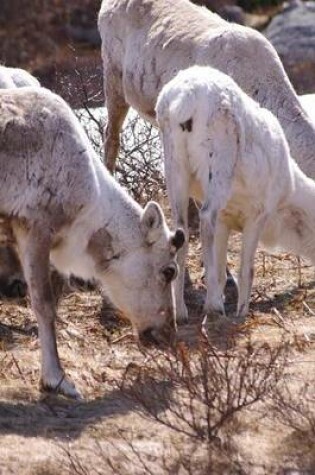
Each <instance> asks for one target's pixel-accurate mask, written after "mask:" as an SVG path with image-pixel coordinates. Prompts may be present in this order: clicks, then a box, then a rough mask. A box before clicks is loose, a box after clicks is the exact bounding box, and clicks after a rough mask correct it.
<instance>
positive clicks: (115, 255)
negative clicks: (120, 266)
mask: <svg viewBox="0 0 315 475" xmlns="http://www.w3.org/2000/svg"><path fill="white" fill-rule="evenodd" d="M119 258H120V254H114V255H113V256H112V260H117V259H119Z"/></svg>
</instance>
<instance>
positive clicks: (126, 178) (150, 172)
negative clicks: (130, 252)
mask: <svg viewBox="0 0 315 475" xmlns="http://www.w3.org/2000/svg"><path fill="white" fill-rule="evenodd" d="M75 73H76V76H77V78H78V80H77V85H78V86H77V87H78V88H79V90H78V91H77V92H76V94H77V97H76V103H78V100H79V101H80V102H79V103H80V104H81V106H80V108H78V109H77V110H76V115H77V117H78V118H79V120H80V122H81V123H82V124H83V127H84V129H85V131H86V133H87V135H88V137H89V139H90V141H91V143H92V145H93V147H94V149H95V151H96V153H97V154H98V155H99V157H100V158H101V160H103V130H104V125H105V123H106V120H107V111H106V109H105V108H104V107H101V108H92V107H90V104H95V103H96V102H97V98H98V96H99V95H101V92H100V93H99V95H98V94H97V93H96V92H95V91H93V93H91V92H89V91H90V90H91V88H90V87H89V81H90V80H91V77H93V75H92V76H91V77H90V78H86V77H85V75H84V74H83V72H82V71H81V70H80V69H76V70H75ZM120 144H121V146H120V153H119V160H118V166H117V170H116V178H117V180H118V181H119V183H120V184H121V185H122V186H124V187H125V188H126V189H127V190H128V192H129V193H131V194H132V196H133V197H134V199H135V200H136V201H138V202H139V203H142V204H144V203H146V202H147V201H148V200H150V199H159V198H160V197H161V194H162V193H164V191H165V186H164V179H163V170H162V161H161V145H160V140H159V134H158V130H157V129H156V128H155V127H153V126H152V125H151V124H150V123H149V122H147V121H145V120H143V119H141V118H140V117H139V115H138V114H137V113H136V112H135V111H133V110H131V111H130V112H129V114H128V116H127V119H126V121H125V125H124V127H123V129H122V133H121V135H120Z"/></svg>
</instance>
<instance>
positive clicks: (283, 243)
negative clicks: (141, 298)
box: [156, 66, 315, 319]
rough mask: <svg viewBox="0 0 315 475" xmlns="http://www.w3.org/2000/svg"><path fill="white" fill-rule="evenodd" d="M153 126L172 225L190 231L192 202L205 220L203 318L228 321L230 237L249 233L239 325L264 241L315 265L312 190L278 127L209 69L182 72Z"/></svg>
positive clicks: (179, 289)
mask: <svg viewBox="0 0 315 475" xmlns="http://www.w3.org/2000/svg"><path fill="white" fill-rule="evenodd" d="M156 111H157V120H158V123H159V126H160V129H161V136H162V140H163V146H164V151H165V174H166V182H167V188H168V193H169V198H170V202H171V207H172V212H173V215H174V219H175V222H176V223H177V224H180V225H181V226H184V231H185V233H186V235H187V234H188V229H187V207H188V198H189V196H192V197H194V198H196V199H197V200H198V201H200V203H201V204H202V206H201V210H200V222H201V242H202V253H203V262H204V265H205V269H206V284H207V296H206V301H205V311H206V312H207V313H211V312H213V311H215V312H218V313H219V314H224V305H223V298H222V296H223V291H224V286H225V283H226V272H225V269H226V254H227V243H228V237H229V233H230V231H231V230H232V229H233V230H237V231H241V232H242V233H243V246H242V253H241V266H240V273H239V300H238V307H237V317H238V318H239V319H243V318H244V317H245V316H246V314H247V312H248V305H249V298H250V292H251V286H252V280H253V274H254V255H255V251H256V248H257V245H258V241H259V240H261V242H262V243H263V244H264V245H265V246H267V247H269V248H270V247H279V248H283V249H285V250H289V251H293V252H296V253H297V254H299V255H302V256H305V257H308V258H310V259H311V260H312V262H313V263H315V206H314V204H315V183H314V181H313V180H312V179H310V178H308V177H307V176H306V175H304V173H303V172H302V171H301V170H300V168H299V167H298V165H297V164H296V162H295V161H294V160H293V158H291V156H290V152H289V147H288V144H287V141H286V139H285V136H284V133H283V131H282V128H281V126H280V124H279V122H278V120H277V119H276V118H275V117H274V116H273V114H272V113H271V112H270V111H268V110H267V109H264V108H261V107H260V106H259V104H258V103H257V102H255V101H254V100H253V99H251V98H250V97H248V96H247V95H246V94H245V93H244V92H243V91H242V90H241V89H240V87H239V86H238V85H237V84H236V83H235V82H234V81H233V79H232V78H230V77H229V76H227V75H225V74H223V73H222V72H220V71H218V70H215V69H213V68H209V67H200V66H194V67H192V68H190V69H187V70H185V71H182V72H180V73H179V74H178V75H177V76H176V77H175V78H174V79H172V80H171V81H170V82H169V83H168V84H167V85H166V86H164V88H163V89H162V92H161V93H160V95H159V98H158V101H157V107H156ZM187 246H188V244H186V245H185V246H184V248H183V249H182V250H181V251H180V252H179V255H178V263H179V266H180V273H179V278H178V280H177V286H176V300H177V302H176V303H177V311H178V312H183V313H185V312H186V308H185V304H184V298H183V285H184V262H185V257H186V252H187Z"/></svg>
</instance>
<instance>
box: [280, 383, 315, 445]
mask: <svg viewBox="0 0 315 475" xmlns="http://www.w3.org/2000/svg"><path fill="white" fill-rule="evenodd" d="M314 383H315V381H312V382H307V383H304V382H303V384H302V385H301V386H300V387H298V389H295V390H294V389H292V387H291V386H290V384H289V382H287V381H284V382H283V385H282V386H281V387H280V388H278V390H277V391H275V393H274V395H273V400H272V409H273V412H274V414H275V417H276V418H277V420H278V421H279V422H280V423H281V424H283V425H285V426H287V427H289V428H291V429H293V430H295V431H296V432H298V433H300V434H301V435H303V436H310V437H311V438H312V440H314V437H315V384H314Z"/></svg>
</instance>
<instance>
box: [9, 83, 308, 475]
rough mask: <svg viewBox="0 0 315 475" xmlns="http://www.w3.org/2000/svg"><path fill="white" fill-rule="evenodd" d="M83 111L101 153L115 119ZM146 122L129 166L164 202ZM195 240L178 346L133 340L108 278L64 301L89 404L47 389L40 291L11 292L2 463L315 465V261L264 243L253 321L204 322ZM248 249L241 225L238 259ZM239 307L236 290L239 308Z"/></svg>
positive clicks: (275, 470)
mask: <svg viewBox="0 0 315 475" xmlns="http://www.w3.org/2000/svg"><path fill="white" fill-rule="evenodd" d="M83 82H84V81H83ZM83 94H85V92H84V91H83ZM87 103H88V101H87V102H84V101H83V106H85V105H86V104H87ZM84 108H85V111H83V109H84ZM83 109H81V111H80V112H79V114H80V117H81V119H82V120H83V121H84V122H85V124H86V120H88V121H89V124H94V126H95V127H94V131H93V132H92V131H91V128H90V126H89V134H90V137H91V139H92V142H93V145H94V146H95V148H96V150H97V151H98V153H100V154H101V142H100V136H101V131H102V120H104V118H102V117H101V116H98V115H97V112H96V111H93V110H89V109H87V108H86V107H83ZM82 114H84V115H85V117H86V114H87V117H88V119H86V118H85V119H84V118H83V117H82ZM142 124H143V123H142V122H140V121H139V119H138V118H136V117H135V116H131V120H130V122H129V123H128V124H127V125H126V128H125V132H124V135H123V137H122V151H121V157H120V162H119V163H120V169H119V172H118V174H117V176H118V178H119V180H120V182H121V183H123V184H124V186H125V187H126V188H127V189H128V190H129V192H131V193H133V195H134V196H135V197H136V198H137V199H138V201H140V202H142V203H143V202H145V201H147V200H148V199H151V198H155V199H159V201H160V202H161V203H162V204H163V205H164V206H165V204H166V203H167V200H166V197H165V192H164V184H163V180H162V174H161V169H162V167H161V161H160V150H159V146H158V144H159V143H158V138H157V131H156V130H154V129H152V128H151V127H150V126H147V125H142ZM191 241H192V244H191V249H190V257H189V269H190V277H191V281H192V283H191V285H190V286H187V288H186V300H187V303H188V307H189V312H190V321H189V324H188V325H185V326H182V327H180V328H179V331H178V342H177V346H176V350H175V351H172V350H165V351H161V350H157V349H153V348H152V349H145V350H144V349H142V348H139V347H138V345H137V344H136V343H135V342H134V341H132V340H130V339H128V338H124V337H125V334H126V333H128V332H129V331H130V329H129V327H128V324H127V323H126V322H122V321H120V320H118V319H117V314H116V312H115V310H114V309H113V308H112V307H111V306H110V305H109V304H108V303H107V302H106V301H105V300H104V299H103V298H102V297H101V296H100V295H99V293H98V292H96V291H95V290H91V289H90V290H85V291H79V290H76V291H74V290H73V289H70V290H69V291H68V293H67V295H64V297H63V298H61V299H60V301H59V309H58V314H59V317H58V322H57V333H58V341H59V343H58V345H59V348H60V353H61V358H62V361H63V363H64V365H65V368H66V371H67V373H68V374H69V375H70V376H71V377H72V378H73V380H74V381H75V382H76V384H77V385H78V386H79V388H80V390H82V393H83V394H84V397H85V400H84V401H83V402H80V403H78V402H73V401H69V400H66V399H63V398H61V397H53V396H48V395H40V394H39V392H38V387H37V384H38V375H39V368H38V362H39V342H38V337H37V324H36V321H35V320H34V317H33V315H32V312H31V310H30V305H29V302H28V299H27V298H24V299H19V300H17V299H12V300H2V301H0V313H1V325H0V473H1V474H4V475H6V474H11V473H19V474H22V475H23V474H27V475H29V474H38V475H39V474H49V475H53V474H63V473H65V474H71V475H74V474H77V475H85V474H89V475H94V474H105V475H107V474H111V473H113V474H115V475H116V474H117V475H125V474H128V475H133V474H135V475H140V474H153V473H154V474H155V475H156V474H157V475H159V474H167V475H168V474H170V475H171V474H172V475H173V474H180V475H186V474H187V475H190V474H194V475H205V474H207V475H208V474H250V475H252V474H253V475H255V474H257V475H260V474H268V475H269V474H277V475H280V474H281V475H282V474H283V475H284V474H286V475H289V474H293V473H294V474H300V475H302V474H303V475H311V474H313V473H315V449H314V435H315V400H314V399H315V398H314V370H315V276H314V268H312V267H310V266H309V265H308V263H307V262H304V261H300V260H298V259H296V258H295V257H294V256H291V255H288V254H282V255H267V254H265V253H264V252H262V251H259V252H258V253H257V256H256V266H255V268H256V277H255V281H254V288H253V293H252V299H251V307H250V316H249V318H248V319H247V321H246V323H245V324H244V325H233V324H230V325H228V324H220V323H219V322H218V321H215V320H214V321H211V319H210V320H209V321H208V322H207V323H204V324H202V323H203V317H204V315H203V314H202V302H203V298H204V296H205V289H204V286H203V282H202V269H201V266H200V247H199V241H198V237H197V236H193V238H192V240H191ZM239 248H240V243H239V237H238V236H236V235H234V236H233V238H232V239H231V242H230V249H229V266H230V268H231V269H232V270H235V269H236V268H237V265H238V256H239ZM234 307H235V305H234V303H233V299H232V296H229V295H228V298H227V311H228V314H229V315H232V314H233V311H234Z"/></svg>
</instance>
